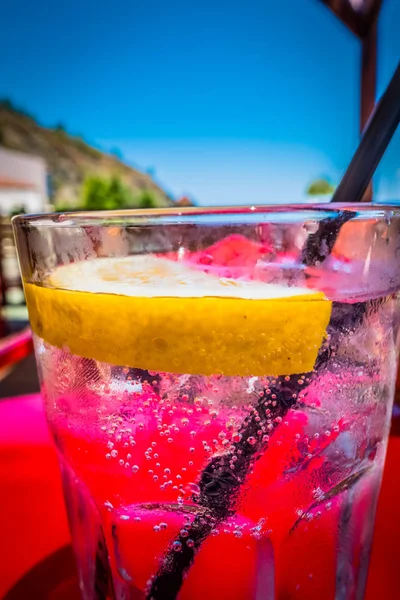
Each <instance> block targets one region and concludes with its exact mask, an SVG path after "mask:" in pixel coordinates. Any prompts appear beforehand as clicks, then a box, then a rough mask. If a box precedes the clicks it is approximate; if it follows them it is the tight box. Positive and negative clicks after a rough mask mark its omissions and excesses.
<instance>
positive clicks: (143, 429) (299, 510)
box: [14, 205, 400, 600]
mask: <svg viewBox="0 0 400 600" xmlns="http://www.w3.org/2000/svg"><path fill="white" fill-rule="evenodd" d="M343 214H345V215H346V218H345V219H343ZM338 223H339V225H340V226H338ZM322 225H323V228H324V232H325V233H324V234H323V235H319V234H320V232H321V231H322ZM14 228H15V233H16V239H17V247H18V253H19V260H20V266H21V272H22V276H23V280H24V288H25V294H26V300H27V305H28V309H29V316H30V322H31V326H32V330H33V332H34V338H35V352H36V357H37V362H38V369H39V375H40V380H41V387H42V394H43V399H44V403H45V407H46V414H47V419H48V423H49V426H50V429H51V432H52V435H53V437H54V440H55V444H56V447H57V452H58V456H59V461H60V468H61V475H62V481H63V487H64V494H65V501H66V507H67V512H68V517H69V522H70V528H71V534H72V541H73V546H74V550H75V554H76V558H77V565H78V571H79V578H80V587H81V592H82V597H83V598H84V599H85V600H91V599H94V598H96V599H102V600H106V599H107V600H121V599H123V598H124V599H132V600H139V599H140V600H151V599H153V600H174V599H179V600H203V599H204V598H207V599H208V600H221V599H222V598H229V599H231V600H275V599H279V600H291V599H293V600H294V599H296V600H297V599H299V600H314V599H315V600H317V599H318V600H320V599H321V598H324V600H329V599H332V600H333V599H340V600H345V599H353V598H357V599H361V598H362V597H363V593H364V588H365V582H366V576H367V567H368V557H369V550H370V545H371V540H372V534H373V520H374V514H375V508H376V503H377V497H378V493H379V486H380V481H381V476H382V469H383V464H384V459H385V452H386V445H387V438H388V431H389V425H390V417H391V408H392V402H393V395H394V386H395V378H396V367H397V352H398V343H397V342H398V325H399V303H398V296H397V294H398V290H399V289H400V271H399V269H398V263H397V261H398V258H397V256H396V255H397V254H398V251H399V247H400V210H398V209H397V210H396V209H395V208H391V207H383V206H379V207H373V206H369V205H353V206H351V205H350V206H346V207H341V206H339V207H337V206H335V207H333V206H329V205H327V206H312V207H310V206H303V207H301V206H297V207H296V206H284V207H282V206H279V207H264V208H260V207H257V208H255V207H251V208H248V209H246V208H240V209H210V210H208V209H207V210H200V209H188V210H184V211H182V210H181V211H177V210H166V211H147V212H138V211H128V212H115V213H78V214H60V215H46V216H31V217H26V216H22V217H18V218H17V219H15V220H14ZM310 252H311V253H312V252H314V254H315V260H310ZM305 255H307V256H308V260H307V264H305V261H304V260H303V258H304V256H305ZM310 265H312V266H310Z"/></svg>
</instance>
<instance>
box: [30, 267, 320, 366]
mask: <svg viewBox="0 0 400 600" xmlns="http://www.w3.org/2000/svg"><path fill="white" fill-rule="evenodd" d="M25 293H26V300H27V305H28V310H29V316H30V321H31V326H32V329H33V331H34V332H35V333H36V334H37V335H38V336H40V337H41V338H42V339H44V340H45V341H46V342H48V343H50V344H52V345H53V346H56V347H58V348H67V349H68V350H69V351H70V352H72V353H73V354H76V355H78V356H82V357H86V358H93V359H96V360H98V361H101V362H108V363H110V364H114V365H121V366H130V367H136V368H141V369H147V370H152V371H167V372H172V373H188V374H194V375H197V374H198V375H216V374H223V375H239V376H263V375H273V376H278V375H291V374H294V373H304V372H307V371H311V370H312V369H313V366H314V363H315V360H316V357H317V353H318V350H319V348H320V346H321V344H322V343H323V340H324V336H325V333H326V327H327V325H328V322H329V318H330V313H331V302H330V301H328V300H327V299H326V298H325V296H324V294H323V293H321V292H311V291H309V290H307V289H303V288H293V287H285V286H281V285H274V284H266V283H262V282H255V281H250V282H244V281H240V280H232V279H219V278H217V277H214V276H211V275H207V274H205V273H203V272H201V271H197V270H195V269H191V268H188V267H187V266H184V265H182V264H180V263H175V262H173V261H169V260H166V259H161V258H155V257H151V256H146V257H144V256H142V257H128V258H124V259H120V258H118V259H95V260H91V261H85V262H83V263H75V264H73V265H67V266H64V267H59V268H58V269H56V270H55V271H54V273H53V274H52V275H51V276H49V277H48V279H47V280H46V281H45V282H44V285H42V286H38V285H35V284H32V283H26V282H25Z"/></svg>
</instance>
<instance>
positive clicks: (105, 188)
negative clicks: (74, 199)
mask: <svg viewBox="0 0 400 600" xmlns="http://www.w3.org/2000/svg"><path fill="white" fill-rule="evenodd" d="M133 203H134V202H133V197H132V193H131V191H130V190H129V188H128V187H126V186H125V185H124V184H123V183H122V181H121V180H120V179H119V178H118V177H116V176H114V177H111V178H110V179H109V178H106V177H101V176H98V175H93V176H90V177H87V178H86V180H85V182H84V184H83V188H82V208H84V209H86V210H118V209H122V208H129V207H131V206H132V205H133Z"/></svg>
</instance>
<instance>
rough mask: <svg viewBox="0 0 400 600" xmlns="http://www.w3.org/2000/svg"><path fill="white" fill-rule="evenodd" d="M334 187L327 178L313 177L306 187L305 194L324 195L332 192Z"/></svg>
mask: <svg viewBox="0 0 400 600" xmlns="http://www.w3.org/2000/svg"><path fill="white" fill-rule="evenodd" d="M334 191H335V187H334V186H333V185H332V184H331V183H329V181H328V180H327V179H324V178H321V179H315V180H314V181H313V182H311V183H310V185H309V186H308V188H307V191H306V193H307V196H325V195H327V194H333V192H334Z"/></svg>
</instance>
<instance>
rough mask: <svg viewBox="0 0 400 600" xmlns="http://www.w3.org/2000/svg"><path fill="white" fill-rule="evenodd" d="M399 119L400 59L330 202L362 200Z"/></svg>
mask: <svg viewBox="0 0 400 600" xmlns="http://www.w3.org/2000/svg"><path fill="white" fill-rule="evenodd" d="M399 122H400V62H399V64H398V65H397V68H396V70H395V72H394V75H393V77H392V79H391V80H390V83H389V85H388V87H387V88H386V90H385V92H384V93H383V95H382V97H381V99H380V100H379V102H378V104H377V105H376V108H375V110H374V112H373V113H372V115H371V117H370V119H369V121H368V123H367V125H366V127H365V129H364V132H363V137H362V139H361V142H360V144H359V146H358V148H357V150H356V152H355V154H354V156H353V158H352V160H351V162H350V164H349V166H348V167H347V170H346V172H345V174H344V176H343V178H342V180H341V182H340V184H339V185H338V187H337V188H336V191H335V193H334V194H333V197H332V202H341V203H347V202H361V200H362V197H363V195H364V192H365V190H366V189H367V186H368V184H369V182H370V181H371V179H372V176H373V174H374V173H375V169H376V167H377V166H378V164H379V163H380V161H381V159H382V156H383V155H384V153H385V150H386V148H387V147H388V145H389V142H390V140H391V139H392V137H393V134H394V132H395V131H396V129H397V126H398V124H399Z"/></svg>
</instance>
